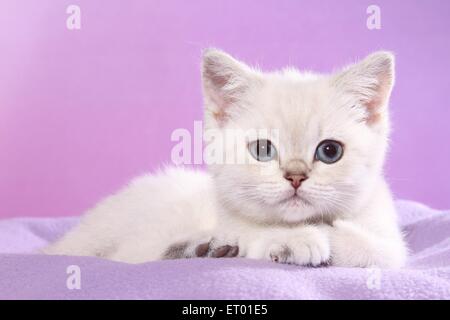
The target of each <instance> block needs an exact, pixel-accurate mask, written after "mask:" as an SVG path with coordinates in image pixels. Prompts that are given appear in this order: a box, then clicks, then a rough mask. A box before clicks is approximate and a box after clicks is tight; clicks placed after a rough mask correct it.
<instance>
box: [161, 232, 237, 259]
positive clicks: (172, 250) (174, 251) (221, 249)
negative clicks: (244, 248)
mask: <svg viewBox="0 0 450 320" xmlns="http://www.w3.org/2000/svg"><path fill="white" fill-rule="evenodd" d="M233 243H234V242H232V241H220V240H218V239H216V238H212V237H209V236H206V237H199V238H198V239H195V240H190V241H186V242H180V243H176V244H173V245H171V246H170V247H169V248H168V249H167V250H166V251H165V252H164V254H163V259H181V258H206V257H210V258H231V257H236V256H238V254H239V247H238V246H237V245H234V244H233Z"/></svg>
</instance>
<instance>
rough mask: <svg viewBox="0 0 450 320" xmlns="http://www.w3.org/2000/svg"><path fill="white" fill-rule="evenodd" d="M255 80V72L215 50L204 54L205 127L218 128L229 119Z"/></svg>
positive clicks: (206, 51)
mask: <svg viewBox="0 0 450 320" xmlns="http://www.w3.org/2000/svg"><path fill="white" fill-rule="evenodd" d="M256 78H257V72H256V71H254V70H253V69H251V68H250V67H248V66H247V65H245V64H244V63H242V62H239V61H237V60H236V59H234V58H233V57H231V56H230V55H229V54H227V53H225V52H223V51H220V50H217V49H207V50H205V51H204V52H203V63H202V80H203V95H204V99H205V122H206V123H205V124H206V126H207V127H220V126H222V125H223V124H224V123H225V122H226V121H227V120H228V119H230V118H231V117H232V115H233V113H235V112H236V110H235V109H236V107H237V104H238V102H239V101H240V99H242V98H243V97H244V95H245V93H246V92H247V90H248V89H249V88H250V86H251V85H253V84H254V82H255V81H256Z"/></svg>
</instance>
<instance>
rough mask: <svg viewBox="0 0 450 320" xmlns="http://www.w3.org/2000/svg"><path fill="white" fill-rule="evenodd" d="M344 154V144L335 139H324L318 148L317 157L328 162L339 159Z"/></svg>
mask: <svg viewBox="0 0 450 320" xmlns="http://www.w3.org/2000/svg"><path fill="white" fill-rule="evenodd" d="M343 154H344V148H343V147H342V144H341V143H340V142H337V141H334V140H324V141H322V142H321V143H319V146H318V147H317V149H316V159H317V160H320V161H322V162H324V163H327V164H331V163H335V162H337V161H339V160H340V159H341V158H342V155H343Z"/></svg>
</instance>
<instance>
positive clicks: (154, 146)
mask: <svg viewBox="0 0 450 320" xmlns="http://www.w3.org/2000/svg"><path fill="white" fill-rule="evenodd" d="M69 4H77V5H79V6H80V7H81V12H82V17H81V18H82V28H81V30H79V31H70V30H68V29H67V28H66V18H67V16H68V15H67V14H66V12H65V11H66V7H67V6H68V5H69ZM370 4H377V5H379V6H380V7H381V14H382V17H381V18H382V29H381V30H373V31H370V30H368V29H367V27H366V18H367V14H366V9H367V7H368V5H370ZM449 16H450V1H437V0H436V1H424V0H423V1H392V0H390V1H381V0H375V1H364V0H354V1H350V0H347V1H334V0H329V1H298V0H291V1H288V0H281V1H275V0H273V1H261V0H258V1H257V0H253V1H248V0H247V1H237V0H235V1H225V0H223V1H218V0H215V1H210V0H201V1H199V0H196V1H181V0H180V1H162V0H161V1H143V0H142V1H136V0H134V1H116V0H107V1H106V0H105V1H100V0H96V1H95V0H71V1H65V0H60V1H54V0H39V1H33V0H29V1H23V0H2V1H1V2H0V217H8V216H23V215H26V216H56V215H78V214H81V213H82V212H83V211H84V210H85V209H87V208H88V207H90V206H92V205H93V204H94V203H95V202H96V201H97V200H98V199H99V198H100V197H102V196H105V195H107V194H108V193H110V192H112V191H114V190H116V189H117V188H119V187H120V186H121V185H122V184H124V183H125V182H126V181H127V180H129V179H130V178H131V177H133V176H135V175H137V174H140V173H143V172H145V171H148V170H152V169H154V168H156V167H158V166H159V164H161V163H162V162H169V161H170V150H171V148H172V146H173V142H171V141H170V134H171V132H172V131H173V130H174V129H175V128H180V127H184V128H188V129H192V128H193V121H194V120H199V119H201V114H202V110H201V92H200V77H199V65H200V51H201V49H202V48H205V47H208V46H216V47H219V48H223V49H224V50H227V51H229V52H231V53H232V54H234V55H236V56H237V57H239V58H241V59H244V60H245V61H247V62H249V63H252V64H259V65H260V66H261V67H262V68H264V69H273V68H279V67H282V66H285V65H286V64H292V65H295V66H298V67H300V68H306V69H313V70H317V71H330V70H331V69H333V68H335V67H337V66H340V65H342V64H344V63H347V62H351V61H353V60H354V59H356V58H358V57H363V56H364V55H366V54H368V53H370V52H371V51H373V50H378V49H388V50H392V51H394V52H395V53H396V54H397V72H398V76H397V85H396V88H395V91H394V94H393V97H392V103H391V106H392V114H393V122H394V133H393V136H392V150H391V152H390V156H389V160H388V163H387V175H388V179H389V181H390V182H391V185H392V188H393V190H394V192H395V194H396V196H397V197H399V198H408V199H413V200H417V201H421V202H424V203H426V204H428V205H431V206H434V207H439V208H444V207H447V208H449V207H450V200H449V194H450V182H449V180H450V174H449V173H450V169H449V168H448V165H449V160H450V143H449V137H450V125H449V123H448V122H449V119H450V111H449V110H450V108H449V102H450V94H449V90H450V81H449V74H448V73H449V66H450V33H449V31H450V22H449V21H450V19H449Z"/></svg>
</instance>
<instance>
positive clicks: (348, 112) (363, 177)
mask: <svg viewBox="0 0 450 320" xmlns="http://www.w3.org/2000/svg"><path fill="white" fill-rule="evenodd" d="M202 77H203V92H204V105H205V119H204V124H205V133H208V132H210V131H215V132H219V133H225V132H226V133H227V134H228V135H227V138H229V137H230V136H229V134H230V133H231V137H232V138H236V139H232V140H233V141H237V142H236V143H234V144H223V147H222V148H223V149H222V150H221V151H222V152H223V155H224V156H225V157H226V156H227V155H230V154H232V155H233V154H235V153H237V152H241V153H240V154H242V155H244V160H245V161H243V162H240V163H224V162H223V161H216V162H214V163H211V164H209V166H208V172H201V171H192V170H188V169H183V168H169V169H167V170H165V171H163V172H160V173H157V174H156V175H146V176H143V177H139V178H137V179H135V180H133V181H132V182H131V183H130V185H129V186H127V187H125V188H124V189H123V190H122V191H120V192H119V193H117V194H116V195H113V196H110V197H108V198H106V199H105V200H103V201H101V202H100V203H99V204H98V205H97V206H96V207H95V208H94V209H92V210H90V211H89V212H88V213H87V214H86V215H85V216H84V217H83V219H82V221H81V222H80V224H79V225H78V226H77V227H75V228H74V229H73V230H72V231H70V232H69V233H68V234H67V235H65V236H64V237H63V238H62V239H61V240H59V241H57V242H56V243H55V244H53V245H51V246H50V247H48V248H46V249H45V250H44V252H46V253H49V254H69V255H96V256H101V257H105V258H109V259H113V260H118V261H124V262H131V263H140V262H146V261H151V260H158V259H162V258H166V259H167V258H181V257H198V256H201V257H204V256H208V257H231V256H236V255H239V256H241V257H247V258H254V259H268V260H272V261H275V262H279V263H293V264H299V265H314V266H315V265H321V264H325V263H331V264H332V265H336V266H348V267H368V266H379V267H401V266H402V265H403V264H404V262H405V259H406V256H407V249H406V246H405V244H404V241H403V239H402V234H401V232H400V230H399V227H398V225H397V222H396V212H395V208H394V204H393V200H392V196H391V193H390V191H389V188H388V186H387V185H386V183H385V181H384V178H383V173H382V167H383V162H384V158H385V154H386V149H387V145H388V136H389V116H388V102H389V97H390V93H391V90H392V86H393V84H394V57H393V56H392V54H390V53H387V52H377V53H374V54H371V55H369V56H368V57H367V58H365V59H364V60H363V61H361V62H359V63H356V64H354V65H350V66H348V67H346V68H344V69H343V70H340V71H338V72H336V73H334V74H331V75H318V74H312V73H300V72H299V71H297V70H295V69H292V68H289V69H285V70H282V71H280V72H273V73H263V72H261V71H259V70H256V69H252V68H250V67H249V66H247V65H245V64H244V63H242V62H239V61H237V60H235V59H234V58H232V57H231V56H229V55H228V54H226V53H224V52H221V51H219V50H215V49H210V50H207V51H205V53H204V56H203V66H202ZM255 129H256V130H259V131H257V132H258V133H257V134H256V135H247V136H245V137H244V140H245V141H243V140H242V139H240V137H238V135H239V134H242V132H252V130H255ZM261 130H262V131H263V132H265V133H264V134H259V132H260V131H261ZM238 133H239V134H238ZM233 135H235V136H233ZM239 141H240V142H239ZM207 148H208V146H207Z"/></svg>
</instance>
